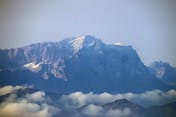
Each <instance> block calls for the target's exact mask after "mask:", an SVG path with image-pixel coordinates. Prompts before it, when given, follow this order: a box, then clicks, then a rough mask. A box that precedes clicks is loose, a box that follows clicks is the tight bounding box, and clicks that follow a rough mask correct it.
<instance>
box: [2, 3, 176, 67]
mask: <svg viewBox="0 0 176 117" xmlns="http://www.w3.org/2000/svg"><path fill="white" fill-rule="evenodd" d="M86 34H89V35H93V36H96V37H98V38H101V39H102V40H103V41H104V42H106V43H115V42H122V43H124V44H125V45H132V46H133V48H135V49H136V50H137V52H138V53H139V55H140V57H141V59H142V61H143V62H144V63H145V64H147V65H148V64H149V63H151V62H152V61H155V60H163V61H168V62H170V63H172V64H173V65H176V52H175V50H176V49H175V44H176V2H175V0H28V1H27V0H0V48H12V47H21V46H24V45H27V44H31V43H35V42H43V41H58V40H61V39H63V38H66V37H72V36H75V37H77V36H80V35H86Z"/></svg>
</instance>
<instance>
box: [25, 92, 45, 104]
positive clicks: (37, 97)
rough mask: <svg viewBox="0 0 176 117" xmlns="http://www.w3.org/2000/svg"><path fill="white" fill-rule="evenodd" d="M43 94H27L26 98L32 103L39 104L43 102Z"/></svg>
mask: <svg viewBox="0 0 176 117" xmlns="http://www.w3.org/2000/svg"><path fill="white" fill-rule="evenodd" d="M44 96H45V92H43V91H37V92H34V93H32V94H27V95H26V98H27V99H29V100H32V101H36V102H40V101H43V100H44Z"/></svg>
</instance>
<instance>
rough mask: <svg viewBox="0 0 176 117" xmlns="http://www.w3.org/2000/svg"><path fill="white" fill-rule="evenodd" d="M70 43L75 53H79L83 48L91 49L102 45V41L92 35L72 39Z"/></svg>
mask: <svg viewBox="0 0 176 117" xmlns="http://www.w3.org/2000/svg"><path fill="white" fill-rule="evenodd" d="M69 43H70V44H71V46H72V47H73V49H74V53H77V52H78V51H79V50H80V49H82V48H83V47H91V46H93V45H98V44H100V43H102V41H101V40H100V39H97V38H96V37H94V36H91V35H85V36H79V37H76V38H72V39H71V40H70V41H69Z"/></svg>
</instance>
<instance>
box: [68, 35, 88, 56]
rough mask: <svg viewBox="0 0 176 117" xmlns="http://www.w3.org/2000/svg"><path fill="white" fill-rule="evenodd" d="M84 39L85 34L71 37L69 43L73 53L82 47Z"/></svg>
mask: <svg viewBox="0 0 176 117" xmlns="http://www.w3.org/2000/svg"><path fill="white" fill-rule="evenodd" d="M84 39H85V36H80V37H78V38H76V39H73V40H72V41H71V44H72V46H73V49H74V53H76V52H78V51H79V50H80V49H81V48H82V47H83V42H84Z"/></svg>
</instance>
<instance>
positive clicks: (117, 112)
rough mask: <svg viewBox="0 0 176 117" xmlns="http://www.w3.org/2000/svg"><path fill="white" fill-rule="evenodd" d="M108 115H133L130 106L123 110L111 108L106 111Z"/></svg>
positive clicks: (119, 116) (125, 116) (121, 116)
mask: <svg viewBox="0 0 176 117" xmlns="http://www.w3.org/2000/svg"><path fill="white" fill-rule="evenodd" d="M105 115H106V116H107V117H127V116H129V115H132V113H131V110H130V109H129V108H125V109H123V110H119V109H115V110H112V109H111V110H109V111H107V112H106V113H105Z"/></svg>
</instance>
